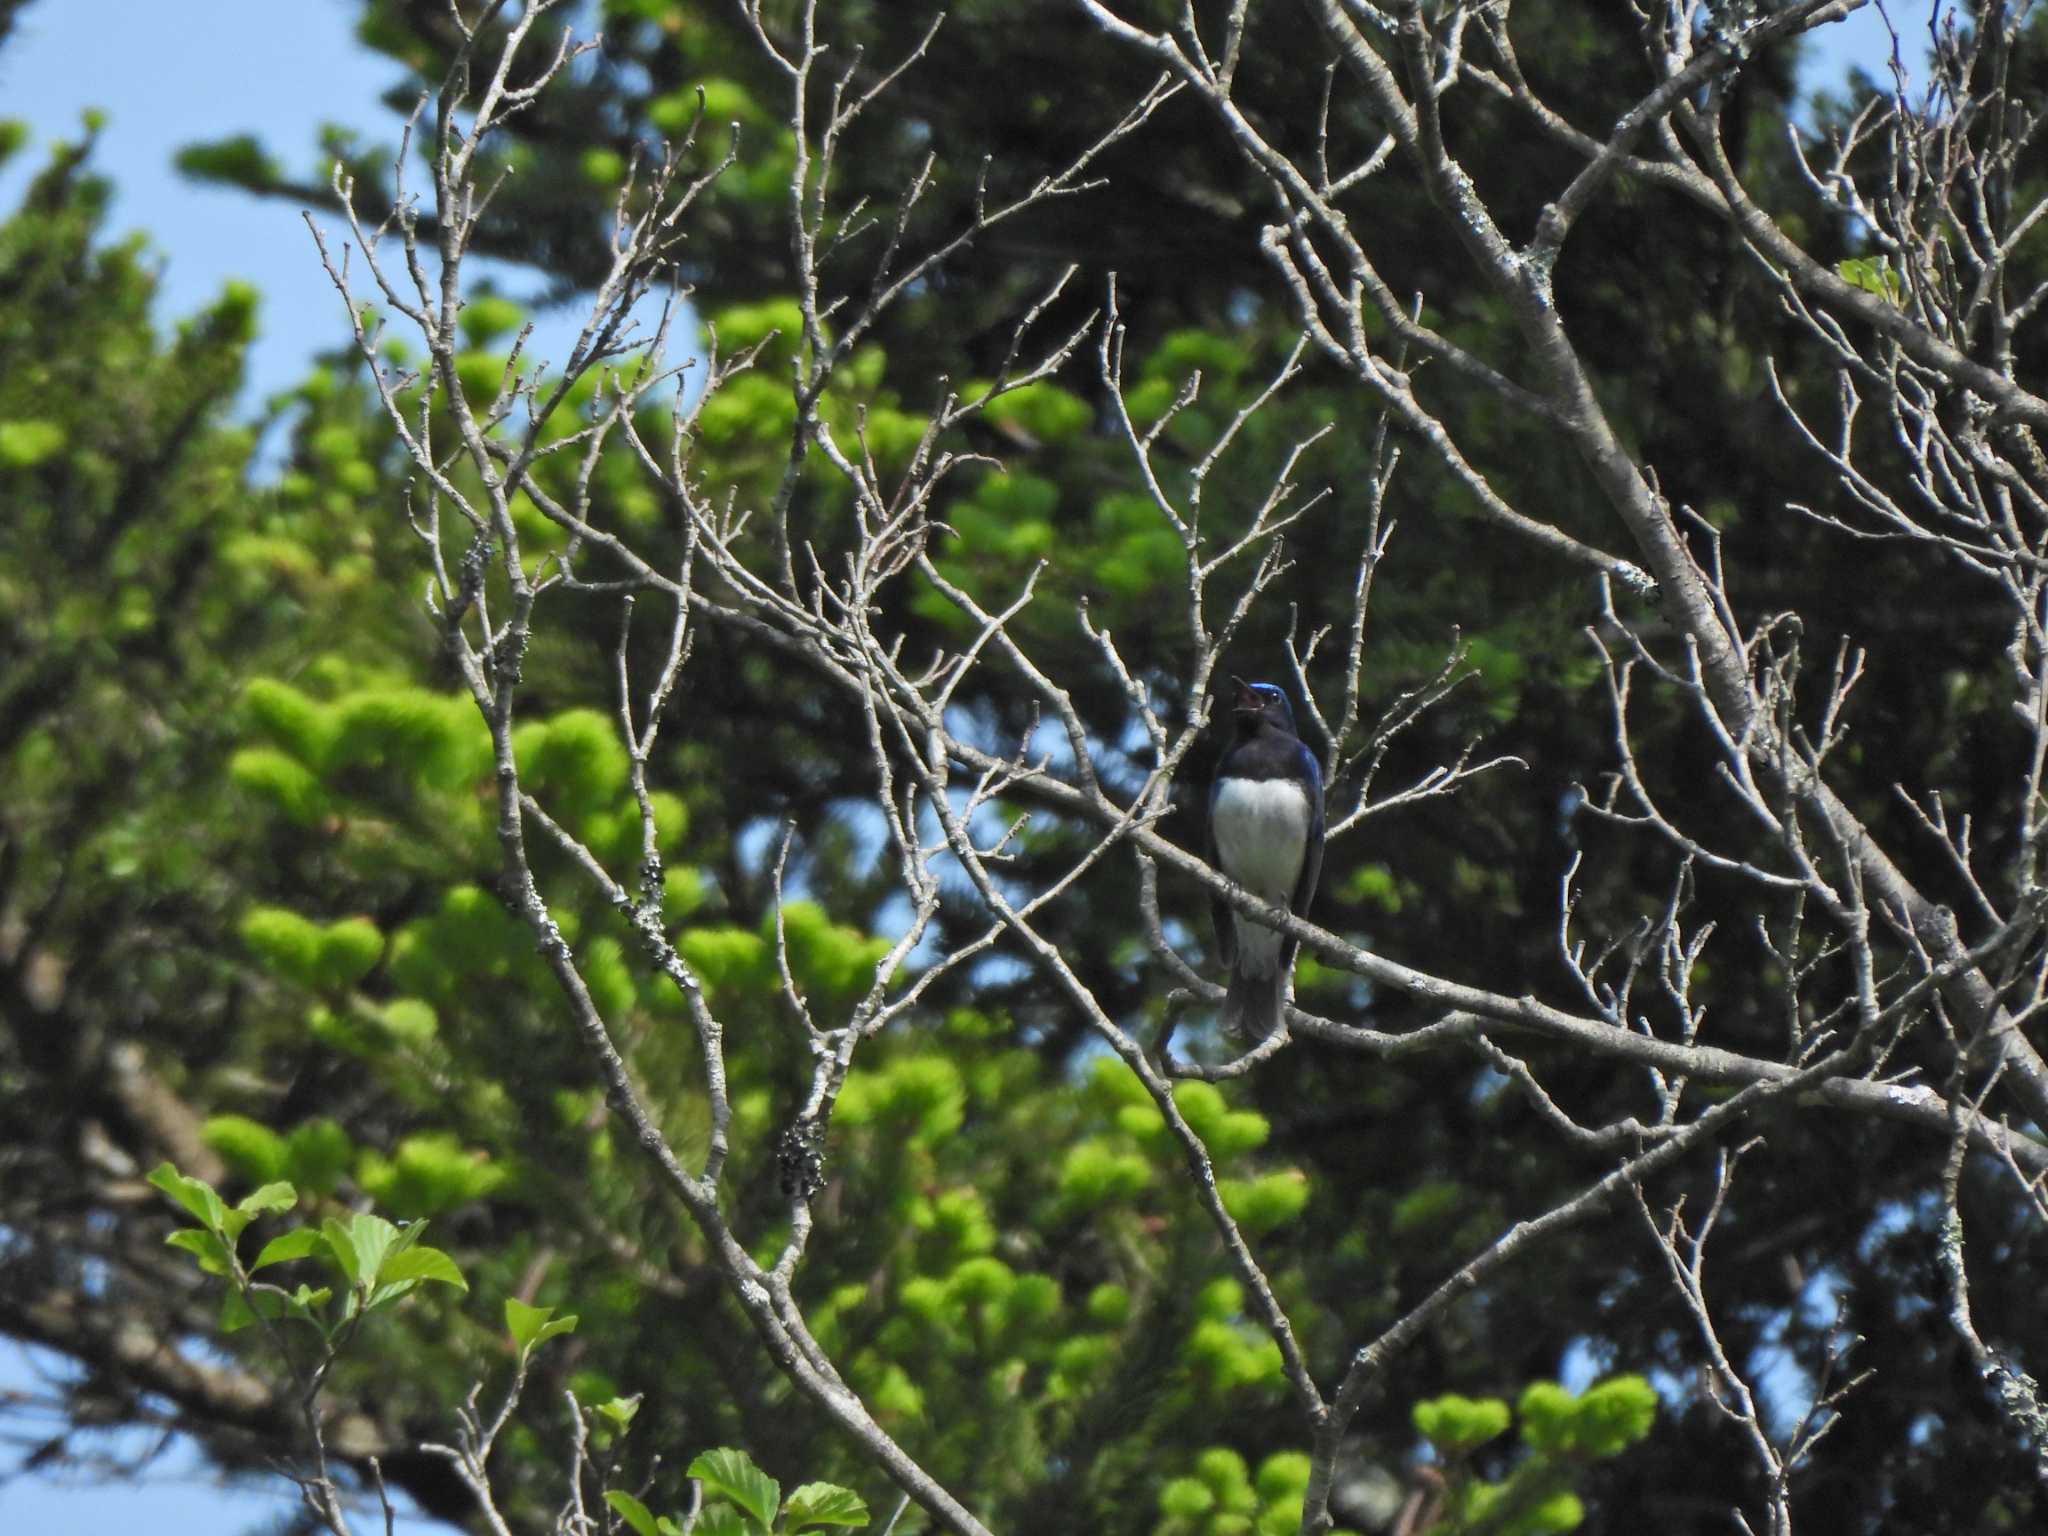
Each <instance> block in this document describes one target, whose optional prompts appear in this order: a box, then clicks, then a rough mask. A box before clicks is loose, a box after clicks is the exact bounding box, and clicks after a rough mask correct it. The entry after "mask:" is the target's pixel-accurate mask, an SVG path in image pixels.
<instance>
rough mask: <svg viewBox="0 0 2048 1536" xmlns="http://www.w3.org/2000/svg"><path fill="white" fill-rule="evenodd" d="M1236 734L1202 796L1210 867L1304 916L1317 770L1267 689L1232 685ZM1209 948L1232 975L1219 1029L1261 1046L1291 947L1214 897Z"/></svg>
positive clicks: (1317, 827) (1310, 887)
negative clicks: (1213, 946) (1234, 688)
mask: <svg viewBox="0 0 2048 1536" xmlns="http://www.w3.org/2000/svg"><path fill="white" fill-rule="evenodd" d="M1231 682H1233V683H1235V684H1236V686H1237V699H1236V701H1235V703H1234V704H1233V705H1232V706H1231V714H1232V716H1233V722H1234V724H1235V726H1236V733H1235V735H1234V736H1233V737H1232V739H1231V743H1230V746H1229V747H1228V748H1227V749H1226V750H1225V751H1224V754H1223V756H1222V758H1221V759H1220V760H1219V761H1218V762H1217V764H1216V782H1215V783H1214V784H1213V785H1212V786H1211V787H1210V790H1209V862H1210V863H1211V864H1214V865H1215V866H1216V867H1217V868H1218V869H1220V870H1222V871H1223V873H1225V874H1226V875H1228V876H1230V878H1231V879H1233V880H1235V881H1236V882H1237V883H1238V884H1239V885H1241V886H1243V887H1244V888H1245V889H1246V890H1247V891H1249V892H1251V893H1252V894H1253V895H1255V896H1262V897H1264V898H1265V899H1266V900H1267V901H1270V902H1273V903H1274V904H1276V905H1278V906H1283V907H1285V908H1287V910H1288V911H1290V912H1292V913H1294V914H1295V915H1296V916H1301V915H1303V914H1305V913H1306V912H1307V911H1308V904H1309V901H1310V900H1311V898H1313V897H1314V896H1315V893H1316V877H1317V876H1318V875H1319V874H1321V873H1322V868H1323V771H1322V769H1321V768H1320V767H1319V766H1317V764H1316V760H1315V757H1314V756H1313V754H1311V753H1310V752H1309V749H1308V748H1307V747H1305V746H1303V745H1302V742H1301V738H1300V737H1299V736H1297V735H1295V734H1294V710H1293V709H1292V708H1291V707H1290V706H1289V704H1288V702H1287V695H1286V694H1284V693H1282V692H1281V691H1280V690H1279V689H1278V688H1275V687H1274V686H1273V685H1272V684H1271V683H1247V682H1244V681H1242V680H1240V679H1238V678H1232V679H1231ZM1213 906H1214V909H1215V916H1216V943H1217V947H1218V948H1219V949H1220V950H1221V951H1222V952H1223V961H1224V964H1226V965H1228V966H1229V967H1230V990H1229V993H1228V994H1227V995H1226V996H1225V997H1224V1000H1223V1025H1224V1028H1226V1029H1228V1030H1230V1031H1232V1032H1233V1033H1235V1034H1236V1035H1237V1036H1238V1037H1239V1038H1241V1039H1247V1040H1263V1039H1264V1038H1265V1037H1266V1036H1267V1035H1269V1034H1270V1033H1272V1031H1273V1030H1274V1029H1275V1028H1276V1027H1277V1026H1278V1025H1279V1023H1280V1003H1281V999H1282V998H1283V997H1285V996H1286V994H1287V982H1288V978H1289V977H1291V976H1292V975H1293V974H1294V949H1295V945H1294V940H1292V939H1286V938H1282V937H1281V936H1280V934H1279V933H1278V932H1277V931H1275V930H1274V929H1271V928H1268V927H1267V926H1266V925H1265V924H1263V923H1261V922H1259V921H1258V920H1257V919H1256V918H1251V917H1245V916H1242V915H1240V914H1239V913H1236V912H1233V911H1232V910H1231V909H1230V907H1229V905H1228V904H1227V903H1226V902H1224V901H1223V900H1221V899H1220V898H1217V899H1215V900H1214V901H1213Z"/></svg>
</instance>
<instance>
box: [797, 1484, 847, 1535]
mask: <svg viewBox="0 0 2048 1536" xmlns="http://www.w3.org/2000/svg"><path fill="white" fill-rule="evenodd" d="M867 1523H868V1507H867V1504H866V1503H865V1502H864V1501H863V1500H862V1499H861V1496H860V1495H859V1494H857V1493H855V1492H854V1491H853V1490H852V1489H851V1488H842V1487H840V1486H839V1485H838V1484H837V1483H805V1484H804V1485H803V1487H801V1488H799V1489H797V1491H796V1492H795V1493H792V1494H791V1495H790V1496H789V1508H788V1509H787V1511H785V1513H784V1517H783V1522H782V1528H783V1529H784V1530H785V1531H801V1530H805V1529H808V1528H809V1527H811V1526H814V1525H850V1526H862V1525H866V1524H867Z"/></svg>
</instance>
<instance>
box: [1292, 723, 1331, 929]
mask: <svg viewBox="0 0 2048 1536" xmlns="http://www.w3.org/2000/svg"><path fill="white" fill-rule="evenodd" d="M1298 750H1299V751H1300V753H1301V764H1302V767H1303V768H1304V769H1305V770H1306V771H1305V772H1304V773H1303V774H1302V780H1301V787H1302V788H1303V789H1305V790H1306V791H1308V844H1307V846H1306V847H1304V848H1303V849H1302V851H1301V874H1300V876H1299V877H1298V878H1297V879H1296V880H1295V882H1294V899H1293V900H1292V901H1290V902H1288V904H1287V910H1288V911H1290V912H1292V913H1293V914H1294V915H1295V916H1296V917H1307V916H1308V904H1309V903H1310V902H1312V901H1314V900H1315V899H1316V881H1317V880H1319V879H1320V878H1321V877H1322V873H1323V834H1324V832H1325V830H1326V826H1325V823H1324V819H1323V770H1322V768H1321V767H1320V766H1318V764H1317V763H1316V759H1315V754H1314V753H1312V752H1310V751H1309V749H1308V748H1307V747H1305V746H1304V747H1301V748H1299V749H1298Z"/></svg>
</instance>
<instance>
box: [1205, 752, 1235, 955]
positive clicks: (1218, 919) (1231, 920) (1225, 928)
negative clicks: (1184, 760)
mask: <svg viewBox="0 0 2048 1536" xmlns="http://www.w3.org/2000/svg"><path fill="white" fill-rule="evenodd" d="M1222 783H1223V770H1222V765H1221V764H1219V765H1218V766H1217V771H1216V779H1215V782H1213V783H1212V784H1210V786H1209V808H1208V810H1207V811H1206V812H1205V813H1204V814H1203V817H1202V836H1203V839H1204V842H1203V848H1202V857H1203V858H1205V859H1207V860H1208V861H1209V867H1210V868H1211V869H1214V870H1221V869H1222V868H1223V861H1222V860H1221V859H1219V858H1217V857H1216V790H1217V788H1218V787H1219V786H1220V785H1221V784H1222ZM1209 921H1210V922H1211V923H1213V924H1214V925H1215V927H1216V953H1217V955H1218V956H1219V957H1220V958H1221V959H1222V961H1223V968H1224V969H1225V970H1228V969H1230V968H1231V967H1232V966H1234V965H1236V964H1237V919H1236V918H1235V917H1234V916H1233V915H1232V913H1231V910H1230V903H1229V902H1227V901H1225V900H1224V899H1223V898H1222V897H1221V896H1218V895H1217V894H1216V893H1215V892H1214V891H1211V892H1210V893H1209Z"/></svg>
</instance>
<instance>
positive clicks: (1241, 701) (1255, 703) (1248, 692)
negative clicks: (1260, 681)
mask: <svg viewBox="0 0 2048 1536" xmlns="http://www.w3.org/2000/svg"><path fill="white" fill-rule="evenodd" d="M1230 681H1231V684H1232V686H1234V687H1235V688H1236V689H1237V698H1236V699H1235V700H1233V701H1232V703H1231V706H1230V707H1231V709H1232V710H1234V711H1235V712H1236V713H1238V714H1240V715H1257V714H1263V713H1264V712H1265V708H1266V704H1265V700H1263V699H1261V698H1260V697H1259V696H1258V695H1257V694H1256V693H1254V692H1253V691H1252V685H1251V684H1250V683H1248V682H1246V681H1245V680H1244V679H1243V678H1241V677H1233V678H1232V679H1231V680H1230Z"/></svg>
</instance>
